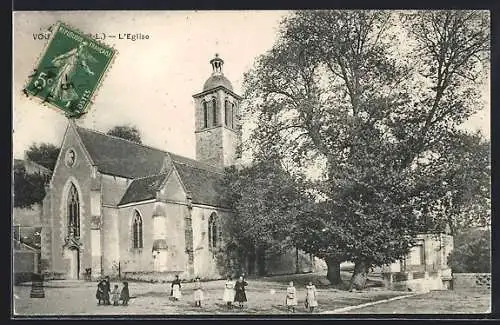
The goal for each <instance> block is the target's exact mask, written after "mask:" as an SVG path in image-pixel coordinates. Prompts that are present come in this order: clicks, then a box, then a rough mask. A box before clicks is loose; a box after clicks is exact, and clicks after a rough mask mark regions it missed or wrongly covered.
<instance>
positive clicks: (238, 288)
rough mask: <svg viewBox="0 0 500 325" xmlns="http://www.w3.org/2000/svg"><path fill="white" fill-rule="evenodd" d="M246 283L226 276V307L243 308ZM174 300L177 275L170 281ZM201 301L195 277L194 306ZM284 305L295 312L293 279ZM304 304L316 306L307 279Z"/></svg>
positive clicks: (177, 294)
mask: <svg viewBox="0 0 500 325" xmlns="http://www.w3.org/2000/svg"><path fill="white" fill-rule="evenodd" d="M247 285H248V283H247V282H246V281H245V279H244V277H243V276H240V277H239V279H238V280H237V281H232V279H231V277H228V278H227V280H226V283H225V285H224V294H223V296H222V300H223V301H224V302H225V303H226V305H227V307H228V308H229V309H230V308H232V307H233V306H234V303H236V304H237V306H238V307H239V308H243V305H244V303H245V302H246V301H247V296H246V292H245V287H246V286H247ZM170 295H171V296H172V298H173V300H174V301H177V300H179V299H180V298H181V296H182V293H181V282H180V280H179V277H178V276H176V277H175V280H174V281H172V289H171V292H170ZM202 301H203V289H202V287H201V282H200V278H198V277H197V278H196V279H195V287H194V304H195V306H196V307H201V304H202ZM285 305H286V307H287V310H288V311H291V312H295V306H297V290H296V289H295V287H294V285H293V281H290V283H289V285H288V287H287V289H286V297H285ZM304 305H305V307H306V308H307V309H309V311H310V312H313V311H314V308H315V307H317V306H318V299H317V292H316V286H315V285H314V284H313V283H312V282H311V281H309V283H308V284H307V285H306V299H305V301H304Z"/></svg>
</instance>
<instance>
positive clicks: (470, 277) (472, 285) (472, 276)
mask: <svg viewBox="0 0 500 325" xmlns="http://www.w3.org/2000/svg"><path fill="white" fill-rule="evenodd" d="M453 289H454V290H464V289H465V290H491V273H453Z"/></svg>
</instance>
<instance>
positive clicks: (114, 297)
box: [111, 284, 120, 306]
mask: <svg viewBox="0 0 500 325" xmlns="http://www.w3.org/2000/svg"><path fill="white" fill-rule="evenodd" d="M111 300H112V301H113V306H118V303H119V302H120V290H119V289H118V284H115V288H114V289H113V291H111Z"/></svg>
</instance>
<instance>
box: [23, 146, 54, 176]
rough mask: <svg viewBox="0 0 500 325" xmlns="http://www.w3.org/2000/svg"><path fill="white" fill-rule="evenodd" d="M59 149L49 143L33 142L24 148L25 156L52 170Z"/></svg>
mask: <svg viewBox="0 0 500 325" xmlns="http://www.w3.org/2000/svg"><path fill="white" fill-rule="evenodd" d="M60 151H61V148H59V147H56V146H54V145H53V144H50V143H41V144H36V143H34V144H32V145H31V146H30V147H29V149H28V150H26V158H27V159H28V160H31V161H33V162H35V163H37V164H39V165H42V166H43V167H45V168H48V169H49V170H52V171H53V170H54V167H55V166H56V162H57V158H58V157H59V152H60Z"/></svg>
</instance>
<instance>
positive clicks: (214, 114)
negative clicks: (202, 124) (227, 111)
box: [212, 98, 217, 126]
mask: <svg viewBox="0 0 500 325" xmlns="http://www.w3.org/2000/svg"><path fill="white" fill-rule="evenodd" d="M212 113H213V114H212V116H213V122H214V125H213V126H216V125H217V100H216V99H215V98H214V99H212Z"/></svg>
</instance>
